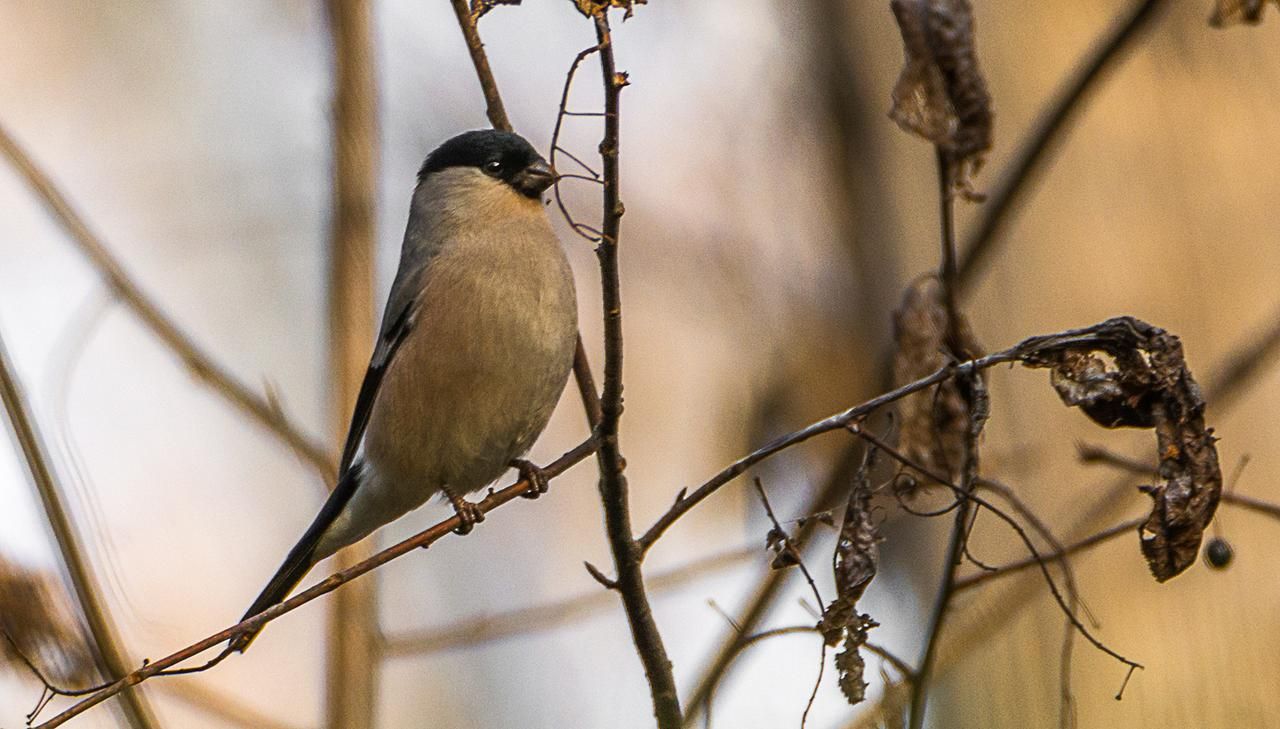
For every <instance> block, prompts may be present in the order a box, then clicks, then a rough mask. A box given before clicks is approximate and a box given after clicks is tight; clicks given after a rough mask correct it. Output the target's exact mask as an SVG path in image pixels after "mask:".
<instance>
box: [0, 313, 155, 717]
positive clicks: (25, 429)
mask: <svg viewBox="0 0 1280 729" xmlns="http://www.w3.org/2000/svg"><path fill="white" fill-rule="evenodd" d="M0 400H3V402H4V409H5V412H6V413H7V414H8V419H9V423H10V426H11V428H12V429H13V435H14V439H15V440H17V442H18V445H19V447H20V448H21V449H22V455H23V457H24V459H25V462H26V466H27V470H28V472H29V473H30V475H31V482H32V484H33V485H34V486H35V488H36V492H37V493H38V494H39V495H40V503H41V504H42V505H43V506H44V511H45V516H46V518H47V519H48V520H49V529H50V530H51V531H52V532H53V536H54V540H55V541H56V542H57V544H58V551H59V553H60V554H61V556H62V562H63V565H64V566H65V567H66V570H67V575H68V576H69V577H70V579H71V587H72V589H73V591H74V592H75V596H76V601H77V602H78V603H79V605H80V611H81V612H82V613H83V614H84V619H85V623H86V624H87V625H88V627H89V634H90V635H91V636H92V637H93V641H92V644H91V646H90V647H91V648H92V652H93V658H94V663H96V664H97V667H98V670H99V672H101V673H102V675H103V677H104V678H107V679H115V678H117V677H119V676H123V675H124V674H125V673H126V672H127V671H128V670H129V669H128V666H129V659H128V658H127V657H126V655H125V652H124V647H123V646H122V644H121V641H120V636H119V634H118V633H117V631H116V627H115V625H114V624H113V622H112V620H111V617H110V615H109V614H108V613H107V607H106V604H105V601H104V600H103V598H102V595H101V593H100V591H99V589H98V585H97V582H96V581H95V580H94V578H93V573H92V571H91V570H90V568H89V561H88V559H87V558H86V557H85V554H84V548H83V547H82V546H81V544H80V537H79V535H78V534H77V533H76V531H75V528H74V527H73V526H72V524H71V517H70V515H69V514H68V513H67V508H66V505H65V504H64V503H63V496H62V489H61V488H60V487H59V485H58V482H57V480H56V478H55V476H54V472H53V467H52V466H51V461H50V458H49V452H48V449H47V448H46V446H45V444H44V441H43V439H42V438H41V436H40V433H39V431H38V429H37V426H36V423H35V420H34V419H33V418H32V416H31V408H30V407H29V406H28V404H27V402H26V398H25V397H24V396H23V394H22V388H21V385H19V383H18V376H17V370H16V369H15V367H14V366H13V363H12V362H11V361H10V359H9V353H8V351H7V350H6V348H5V346H4V341H3V338H0ZM14 650H15V651H17V652H18V654H19V655H22V653H21V651H20V650H18V647H17V645H16V644H14ZM23 660H26V657H25V656H23ZM30 665H31V668H32V670H33V671H34V672H35V674H36V676H37V677H38V678H40V680H41V682H42V683H44V687H45V690H46V692H52V693H54V694H64V695H65V694H67V693H68V692H66V691H63V690H60V689H58V688H56V687H54V686H53V684H51V683H49V681H48V680H46V679H45V678H44V676H43V675H42V674H41V673H40V672H39V671H38V670H35V665H34V664H30ZM42 698H43V697H42ZM38 708H39V707H37V709H38ZM121 708H122V710H123V712H124V715H125V720H126V721H127V722H128V724H129V726H130V727H132V728H133V729H152V727H157V726H159V725H158V724H157V723H156V719H155V716H154V714H152V712H151V708H150V707H149V706H148V705H147V702H146V700H145V699H144V698H143V696H142V693H141V692H140V691H128V692H126V693H125V694H124V696H122V697H121Z"/></svg>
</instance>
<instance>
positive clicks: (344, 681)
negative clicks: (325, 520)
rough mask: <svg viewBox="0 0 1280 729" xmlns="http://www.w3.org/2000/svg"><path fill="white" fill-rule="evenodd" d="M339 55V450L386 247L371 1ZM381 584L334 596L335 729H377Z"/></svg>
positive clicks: (332, 359)
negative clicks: (379, 256)
mask: <svg viewBox="0 0 1280 729" xmlns="http://www.w3.org/2000/svg"><path fill="white" fill-rule="evenodd" d="M325 7H326V11H327V13H328V21H329V23H328V25H329V36H330V39H331V44H332V51H333V75H334V80H333V91H332V98H333V130H332V139H331V142H330V147H331V149H332V150H333V178H332V181H331V189H332V195H333V218H332V222H331V234H330V238H329V286H328V309H329V312H328V314H329V332H328V334H329V380H330V383H331V387H330V391H331V393H332V394H331V397H330V411H329V412H330V423H331V427H332V433H333V434H334V440H335V442H336V444H337V446H336V447H337V449H341V448H342V443H343V442H344V441H345V440H346V437H347V430H348V429H349V428H350V427H351V412H352V411H353V410H354V409H355V404H356V397H357V393H359V391H360V386H361V382H362V381H363V379H364V375H365V371H366V369H367V367H368V364H369V351H370V348H371V346H372V342H373V341H374V338H375V337H376V335H377V330H376V326H377V321H376V315H375V313H374V309H373V306H374V276H373V260H374V257H375V254H376V251H377V247H378V236H377V205H378V109H377V101H378V92H377V80H376V77H377V70H376V68H375V67H374V34H373V6H372V3H371V2H370V0H327V2H326V3H325ZM372 553H373V543H372V542H362V543H360V544H356V545H352V546H351V547H349V548H347V549H344V550H342V551H341V552H339V554H338V555H337V558H336V559H337V561H336V563H335V567H336V569H339V570H341V569H344V568H346V567H349V566H351V565H353V564H356V563H358V562H360V561H361V560H363V559H366V558H368V557H369V556H370V555H371V554H372ZM376 592H377V584H376V582H375V581H374V579H372V578H370V579H367V580H363V581H361V582H360V583H359V584H358V585H356V586H354V587H352V588H350V589H347V590H343V591H342V592H341V593H340V594H338V595H335V596H334V600H333V604H332V605H331V606H330V610H329V616H328V617H329V625H328V631H327V636H328V640H327V641H326V644H325V726H327V727H329V729H346V728H349V729H363V727H368V726H371V725H372V724H373V713H374V702H375V701H376V699H377V695H378V688H377V684H378V674H379V672H378V656H377V650H378V646H379V643H378V641H377V640H376V639H375V636H377V635H378V633H379V630H378V611H377V607H376Z"/></svg>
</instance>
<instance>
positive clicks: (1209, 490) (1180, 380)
mask: <svg viewBox="0 0 1280 729" xmlns="http://www.w3.org/2000/svg"><path fill="white" fill-rule="evenodd" d="M1018 350H1019V355H1020V359H1021V360H1022V362H1023V363H1024V364H1026V365H1028V366H1031V367H1048V368H1050V369H1051V372H1052V374H1051V381H1052V383H1053V387H1054V389H1055V390H1057V392H1058V395H1059V397H1061V398H1062V401H1063V402H1064V403H1066V404H1067V405H1069V406H1073V407H1078V408H1080V409H1081V410H1082V411H1083V412H1084V413H1085V414H1086V415H1088V416H1089V418H1090V419H1092V420H1093V421H1094V422H1095V423H1098V424H1099V425H1101V426H1103V427H1105V428H1120V427H1131V428H1154V429H1155V431H1156V451H1157V452H1156V455H1157V458H1158V459H1159V464H1160V465H1159V468H1158V471H1157V472H1158V474H1159V478H1160V481H1159V482H1158V483H1156V484H1153V485H1150V486H1143V487H1142V490H1143V492H1144V493H1146V494H1148V495H1149V496H1150V497H1151V499H1152V501H1153V506H1152V510H1151V515H1150V516H1149V517H1148V518H1147V520H1146V521H1145V522H1143V524H1142V525H1141V526H1140V527H1139V536H1140V539H1141V547H1142V554H1143V556H1144V557H1145V558H1146V560H1147V566H1148V567H1150V568H1151V573H1152V574H1153V575H1155V578H1156V579H1157V580H1158V581H1160V582H1164V581H1165V580H1168V579H1170V578H1172V577H1174V576H1176V575H1178V574H1180V573H1182V572H1183V571H1184V570H1186V569H1187V568H1188V567H1190V566H1191V565H1192V564H1193V563H1194V562H1195V559H1196V555H1197V554H1198V552H1199V550H1200V542H1201V539H1202V538H1203V535H1204V530H1205V528H1206V527H1207V526H1208V525H1209V522H1210V520H1211V519H1213V514H1214V511H1215V510H1216V509H1217V506H1218V497H1219V495H1220V494H1221V492H1222V471H1221V469H1220V468H1219V466H1218V450H1217V447H1216V446H1215V445H1214V443H1215V441H1216V438H1214V436H1213V431H1212V430H1211V429H1210V428H1207V427H1206V426H1205V422H1204V408H1205V404H1204V399H1203V397H1201V395H1200V387H1199V385H1197V384H1196V381H1195V379H1194V378H1193V377H1192V376H1191V371H1190V370H1189V369H1187V364H1186V361H1185V359H1184V358H1183V353H1182V343H1181V342H1179V341H1178V338H1177V337H1175V336H1173V335H1171V334H1169V333H1167V332H1165V331H1164V330H1163V329H1160V328H1158V327H1154V326H1152V325H1150V324H1147V323H1146V322H1143V321H1140V320H1138V319H1134V318H1132V317H1118V318H1115V319H1108V320H1107V321H1105V322H1102V323H1101V324H1098V325H1096V326H1093V327H1089V328H1087V329H1079V330H1075V331H1072V332H1064V333H1062V334H1055V335H1049V336H1046V337H1033V338H1032V339H1028V340H1026V341H1024V342H1022V343H1021V344H1019V345H1018Z"/></svg>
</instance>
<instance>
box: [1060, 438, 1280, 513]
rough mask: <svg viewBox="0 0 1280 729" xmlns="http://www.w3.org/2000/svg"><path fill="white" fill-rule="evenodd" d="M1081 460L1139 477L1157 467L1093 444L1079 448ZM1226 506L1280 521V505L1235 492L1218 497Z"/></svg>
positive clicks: (1231, 491)
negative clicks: (1229, 505) (1254, 512)
mask: <svg viewBox="0 0 1280 729" xmlns="http://www.w3.org/2000/svg"><path fill="white" fill-rule="evenodd" d="M1079 451H1080V459H1081V460H1082V461H1084V462H1085V463H1104V464H1106V465H1108V466H1112V467H1114V468H1119V469H1121V470H1123V471H1126V472H1128V473H1133V474H1136V475H1139V476H1148V477H1149V476H1150V475H1151V474H1152V473H1154V472H1155V467H1154V466H1151V465H1149V464H1147V463H1143V462H1142V461H1140V460H1138V459H1136V458H1130V457H1129V456H1126V455H1124V454H1123V453H1116V452H1115V451H1112V450H1110V449H1107V448H1103V447H1102V446H1099V445H1095V444H1092V443H1082V444H1080V446H1079ZM1218 498H1219V499H1220V500H1221V501H1222V502H1223V503H1224V504H1231V505H1232V506H1238V507H1241V508H1243V509H1248V510H1250V511H1256V512H1258V513H1259V514H1265V515H1267V516H1271V517H1275V518H1277V519H1280V504H1275V503H1272V502H1270V501H1265V500H1263V499H1258V498H1254V497H1252V496H1245V495H1244V494H1238V493H1236V492H1235V491H1233V490H1227V491H1223V492H1222V494H1221V495H1220V496H1219V497H1218Z"/></svg>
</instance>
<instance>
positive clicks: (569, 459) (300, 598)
mask: <svg viewBox="0 0 1280 729" xmlns="http://www.w3.org/2000/svg"><path fill="white" fill-rule="evenodd" d="M594 450H595V444H594V442H593V441H591V440H587V441H584V442H582V443H580V444H579V445H578V446H577V447H575V448H574V449H573V450H571V451H569V452H567V453H565V454H564V455H562V456H560V457H559V458H557V459H556V460H555V461H554V462H552V463H550V464H548V465H547V466H545V467H544V468H543V472H544V473H545V474H546V476H547V478H553V477H556V476H559V475H560V474H562V473H564V472H565V471H567V470H569V468H571V467H572V466H574V465H575V464H577V463H579V462H581V461H583V460H584V459H586V458H587V456H590V455H591V454H592V453H593V452H594ZM530 488H531V484H530V483H529V482H528V481H525V480H523V479H522V480H519V481H516V482H515V483H513V484H512V485H510V486H507V487H506V488H504V489H501V490H499V491H493V492H490V494H489V495H488V496H486V497H485V498H484V499H482V500H481V501H479V502H478V503H477V507H478V508H479V509H480V511H481V512H484V513H488V512H490V511H493V510H494V509H496V508H498V507H499V506H502V505H503V504H506V503H508V502H511V501H513V500H515V499H517V498H519V496H520V495H521V494H523V493H525V492H526V491H528V490H529V489H530ZM460 524H461V521H460V520H459V519H458V516H457V515H456V514H455V515H454V516H451V517H449V518H448V519H445V520H444V521H441V522H440V523H438V524H436V525H435V526H432V527H431V528H429V529H427V530H425V531H422V532H419V533H418V534H416V535H414V536H412V537H410V538H408V539H406V540H404V541H402V542H400V543H399V544H396V545H394V546H391V547H388V548H387V549H384V550H382V551H381V552H378V553H377V554H375V555H373V556H372V557H370V558H369V559H366V560H364V561H363V562H361V563H359V564H356V565H353V566H351V567H349V568H347V569H345V570H342V571H340V572H336V573H334V574H332V575H330V576H329V577H326V578H325V579H323V580H321V581H320V582H319V583H317V584H315V585H313V586H312V587H309V588H307V589H306V590H303V591H302V592H299V593H297V594H295V595H294V596H293V597H291V598H289V599H288V600H285V601H284V602H282V603H280V604H278V605H275V606H273V607H271V608H270V609H268V610H264V611H263V612H261V613H258V614H257V615H255V616H253V617H252V618H249V619H248V620H244V621H241V622H239V623H237V624H235V625H233V626H231V627H229V628H227V629H226V630H223V631H221V632H218V633H216V634H214V635H211V636H209V637H207V638H205V639H204V640H201V641H199V642H197V643H193V644H192V645H189V646H187V647H186V648H183V649H182V650H180V651H177V652H176V653H173V654H171V655H168V656H165V657H164V658H161V659H160V660H158V661H152V662H148V663H145V664H144V665H143V666H142V667H141V668H139V669H137V670H135V671H133V672H132V673H130V674H128V675H126V676H124V677H123V678H121V679H120V680H118V681H116V682H115V683H112V684H110V685H109V686H106V687H104V688H102V689H101V690H99V691H97V692H95V693H94V694H92V695H91V696H89V697H87V698H85V699H84V700H82V701H79V702H77V703H76V704H74V705H73V706H71V707H70V708H68V709H67V710H65V711H63V712H62V713H60V714H58V715H57V716H55V717H53V718H52V719H50V720H49V721H47V722H44V723H43V724H40V725H39V726H38V727H36V728H35V729H53V727H57V726H62V725H63V724H65V723H66V722H67V721H70V720H71V719H73V718H75V717H76V716H79V715H80V714H83V713H84V712H86V711H88V710H89V709H91V708H93V707H94V706H97V705H98V704H100V703H102V702H103V701H106V700H107V699H109V698H111V697H112V696H115V695H116V694H118V693H120V692H121V691H122V690H124V689H126V688H128V687H131V686H136V685H138V684H140V683H142V682H143V681H146V680H147V679H150V678H153V677H155V676H157V675H162V674H163V675H171V674H172V673H174V672H175V671H171V670H167V669H172V667H174V666H176V665H178V664H179V663H182V662H184V661H187V660H189V659H191V658H193V657H195V656H197V655H200V654H201V653H204V652H205V651H207V650H209V649H210V648H215V647H217V646H218V645H221V644H222V643H225V642H226V641H228V640H230V639H232V638H234V637H236V636H237V635H241V634H243V633H246V632H250V631H252V630H254V629H256V628H258V627H260V626H262V625H265V624H267V623H269V622H271V621H272V620H275V619H276V618H278V617H280V616H281V615H284V614H285V613H288V612H292V611H293V610H296V609H297V608H299V607H301V606H303V605H305V604H307V603H308V602H311V601H312V600H314V599H316V598H318V597H320V596H321V595H325V594H328V593H330V592H333V591H334V590H336V589H338V588H339V587H341V586H342V585H344V584H346V583H348V582H350V581H352V580H354V579H355V578H357V577H360V576H361V575H363V574H365V573H367V572H370V571H372V570H374V569H377V568H378V567H381V566H382V565H384V564H386V563H387V562H390V561H391V560H393V559H396V558H397V557H402V556H404V555H406V554H409V553H410V552H413V551H414V550H416V549H419V548H422V547H427V546H430V545H431V544H434V543H435V542H437V541H439V540H440V539H442V538H443V537H446V536H448V535H449V534H452V533H454V529H457V528H458V526H459V525H460ZM226 654H227V652H226V651H223V653H222V654H221V655H220V657H219V658H218V659H215V660H220V659H221V657H225V655H226ZM206 667H208V664H206V665H204V666H200V667H197V668H196V669H176V671H183V672H187V673H192V672H196V671H199V670H203V669H204V668H206Z"/></svg>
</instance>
